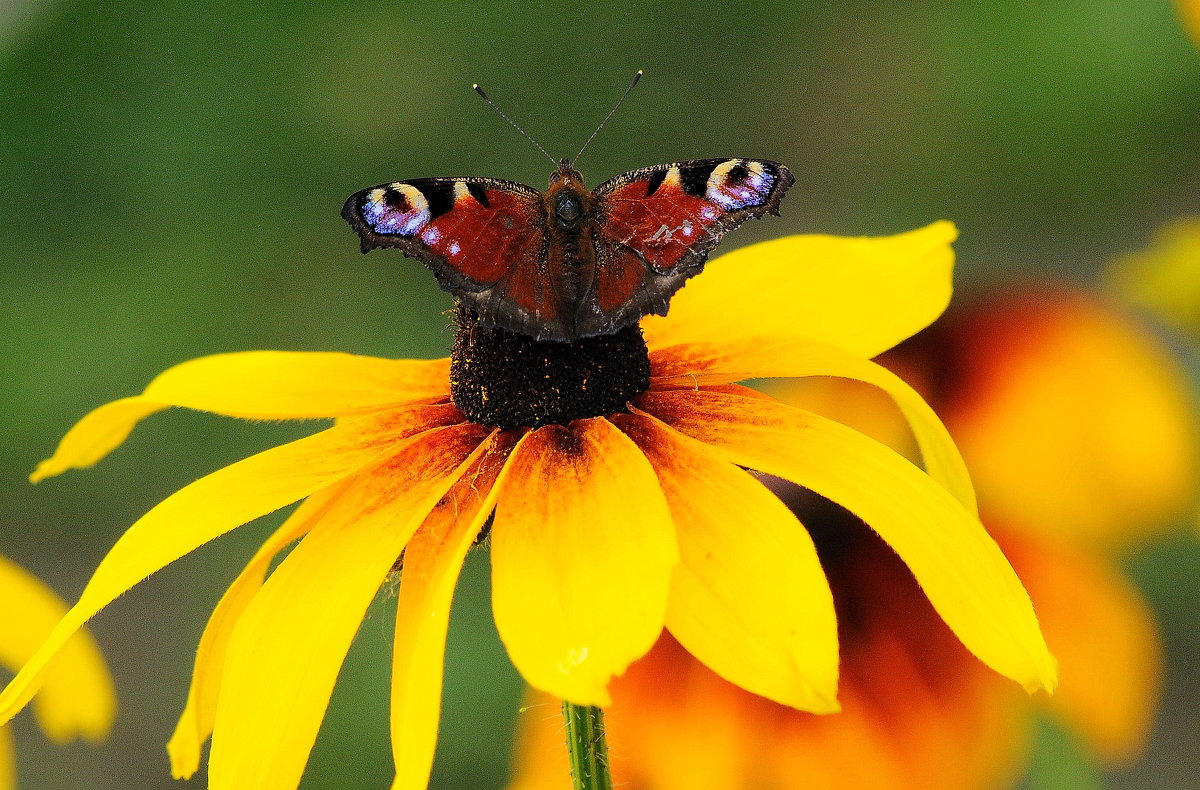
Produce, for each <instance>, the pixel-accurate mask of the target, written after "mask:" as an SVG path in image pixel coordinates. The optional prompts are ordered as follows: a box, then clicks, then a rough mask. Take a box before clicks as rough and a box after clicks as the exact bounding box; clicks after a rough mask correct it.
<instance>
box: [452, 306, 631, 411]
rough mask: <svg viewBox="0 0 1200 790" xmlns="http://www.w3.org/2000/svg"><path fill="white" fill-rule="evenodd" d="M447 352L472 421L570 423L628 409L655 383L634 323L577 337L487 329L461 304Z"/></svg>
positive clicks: (456, 393)
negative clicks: (539, 337) (567, 340)
mask: <svg viewBox="0 0 1200 790" xmlns="http://www.w3.org/2000/svg"><path fill="white" fill-rule="evenodd" d="M458 324H459V329H458V335H457V336H456V337H455V338H454V350H453V351H452V352H451V353H450V397H451V398H452V399H453V400H454V404H455V405H456V406H458V408H460V409H462V411H463V413H464V414H466V415H467V417H468V418H469V419H470V420H471V421H472V422H477V423H480V424H481V425H487V426H490V427H493V428H501V429H505V430H508V429H512V428H526V427H528V428H537V427H540V426H542V425H556V424H557V425H566V424H567V423H569V422H570V421H571V420H575V419H579V418H582V417H599V416H602V415H605V414H613V413H615V412H619V411H624V410H625V407H626V405H627V404H628V403H629V401H630V400H632V399H633V398H635V397H637V396H638V395H640V394H642V393H643V392H645V391H646V389H647V388H648V387H649V386H650V357H649V354H648V353H647V351H646V341H645V340H643V339H642V330H641V329H639V328H638V327H637V325H634V326H631V327H628V328H626V329H622V330H621V331H620V332H616V333H614V334H611V335H599V336H597V337H585V338H582V339H580V340H577V341H575V342H573V343H561V342H557V341H553V340H543V341H538V340H534V339H533V338H532V337H529V336H527V335H521V334H517V333H515V332H509V331H507V330H504V329H495V328H493V329H482V328H480V326H479V319H478V318H476V316H475V315H474V314H473V313H471V312H470V311H469V310H467V309H466V308H465V307H462V306H461V305H460V306H459V308H458Z"/></svg>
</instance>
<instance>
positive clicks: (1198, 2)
mask: <svg viewBox="0 0 1200 790" xmlns="http://www.w3.org/2000/svg"><path fill="white" fill-rule="evenodd" d="M1175 8H1176V9H1178V11H1179V18H1180V20H1182V22H1183V27H1184V29H1185V30H1187V32H1188V35H1190V36H1191V37H1192V40H1193V41H1195V42H1196V46H1198V47H1200V0H1175Z"/></svg>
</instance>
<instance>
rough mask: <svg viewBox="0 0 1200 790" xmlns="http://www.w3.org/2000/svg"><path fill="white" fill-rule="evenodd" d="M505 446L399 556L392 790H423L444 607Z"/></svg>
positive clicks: (490, 450)
mask: <svg viewBox="0 0 1200 790" xmlns="http://www.w3.org/2000/svg"><path fill="white" fill-rule="evenodd" d="M509 446H510V439H509V437H506V436H504V435H502V434H500V435H496V436H495V437H494V438H493V441H492V442H490V443H489V446H488V447H487V448H485V451H484V453H482V454H481V455H480V456H479V457H478V461H477V465H476V466H475V467H473V468H471V469H469V470H468V471H467V472H466V473H465V474H464V475H463V477H462V479H461V480H459V481H458V483H457V484H455V486H454V488H452V489H450V493H449V494H447V495H446V496H445V497H443V498H442V501H441V502H439V503H438V504H437V507H435V508H434V510H433V513H431V514H430V516H429V518H427V519H426V520H425V523H424V524H422V525H421V528H420V529H419V530H417V533H416V535H414V536H413V538H412V540H410V541H409V543H408V546H407V547H405V549H404V568H403V570H402V571H401V574H400V595H399V598H398V599H397V602H396V638H395V640H394V642H393V647H392V653H393V659H392V715H391V728H392V755H393V757H394V758H395V761H396V777H395V780H394V781H393V783H392V790H425V788H426V786H427V785H428V784H429V772H430V770H431V769H432V768H433V755H434V748H435V746H436V745H437V733H438V719H439V718H440V713H441V706H442V667H443V663H444V660H445V652H446V627H447V625H449V621H450V602H451V600H452V599H453V597H454V586H455V584H456V583H457V582H458V574H459V571H460V570H461V569H462V564H463V560H464V559H465V558H466V556H467V550H468V549H470V548H471V546H472V545H473V544H474V542H475V540H476V538H477V537H478V536H479V531H480V529H481V528H482V527H483V524H484V522H485V521H486V520H487V518H488V516H490V515H491V512H492V509H493V507H495V486H494V484H495V482H496V477H497V476H498V475H499V474H500V469H501V468H502V467H503V465H504V460H505V457H506V455H507V450H508V447H509Z"/></svg>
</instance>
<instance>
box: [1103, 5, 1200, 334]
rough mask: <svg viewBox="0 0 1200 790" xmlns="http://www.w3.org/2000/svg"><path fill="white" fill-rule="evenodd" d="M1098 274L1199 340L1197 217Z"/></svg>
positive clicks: (1118, 293) (1126, 298)
mask: <svg viewBox="0 0 1200 790" xmlns="http://www.w3.org/2000/svg"><path fill="white" fill-rule="evenodd" d="M1195 5H1196V7H1197V8H1200V3H1196V4H1195ZM1196 13H1197V14H1198V15H1200V11H1197V12H1196ZM1104 276H1105V286H1106V287H1107V289H1108V291H1109V293H1112V294H1113V295H1114V296H1115V297H1116V298H1118V299H1120V300H1121V301H1123V302H1126V303H1128V304H1130V305H1132V306H1134V307H1136V308H1139V309H1141V310H1145V311H1148V312H1150V313H1152V314H1153V315H1154V316H1155V317H1156V318H1157V319H1159V320H1161V321H1163V322H1164V323H1165V324H1167V325H1168V326H1171V327H1174V328H1175V329H1178V330H1179V331H1181V332H1184V333H1185V334H1187V335H1188V336H1189V337H1191V338H1192V339H1193V340H1200V217H1187V218H1184V219H1179V220H1176V221H1175V222H1172V223H1169V224H1167V225H1165V226H1163V227H1162V228H1161V229H1160V230H1159V231H1158V233H1157V234H1156V235H1155V239H1154V243H1153V245H1151V247H1150V249H1148V250H1144V251H1141V252H1136V253H1130V254H1128V255H1123V256H1121V257H1120V258H1117V259H1116V260H1115V261H1113V263H1112V264H1111V265H1110V266H1109V267H1108V269H1107V270H1105V273H1104Z"/></svg>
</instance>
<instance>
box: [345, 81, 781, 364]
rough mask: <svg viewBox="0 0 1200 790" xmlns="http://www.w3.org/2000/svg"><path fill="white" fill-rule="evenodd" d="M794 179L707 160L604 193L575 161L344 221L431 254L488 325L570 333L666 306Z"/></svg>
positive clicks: (373, 196) (348, 211) (395, 186)
mask: <svg viewBox="0 0 1200 790" xmlns="http://www.w3.org/2000/svg"><path fill="white" fill-rule="evenodd" d="M639 76H640V73H639ZM636 82H637V78H636V77H635V78H634V83H633V84H635V83H636ZM633 84H631V85H630V88H632V87H633ZM476 90H477V91H479V93H480V94H481V95H483V97H484V98H485V99H487V96H486V94H483V92H482V91H481V90H479V88H478V86H476ZM626 95H628V90H627V91H626ZM488 101H489V103H491V100H490V99H488ZM493 106H495V105H493ZM618 106H619V103H618ZM615 109H616V108H615V107H614V111H615ZM497 110H498V111H499V108H497ZM611 114H612V113H609V115H610V116H611ZM501 115H504V114H503V112H501ZM504 117H505V119H506V120H507V119H508V116H504ZM606 120H607V119H606ZM510 123H511V121H510ZM513 125H514V126H516V124H513ZM517 128H518V129H520V127H517ZM521 131H522V133H524V130H521ZM526 136H527V137H528V135H526ZM593 136H594V135H593ZM530 139H531V140H532V138H530ZM533 142H534V144H535V145H536V144H537V142H536V141H533ZM538 147H539V148H540V147H541V146H540V145H539V146H538ZM585 147H586V146H585ZM543 152H544V149H543ZM581 153H582V151H581ZM576 159H577V160H578V155H576ZM793 180H794V179H793V177H792V174H791V172H789V171H788V169H787V168H786V167H784V166H783V165H781V164H779V163H778V162H770V161H767V160H763V159H695V160H691V161H686V162H676V163H673V164H666V165H657V166H655V167H647V168H643V169H641V170H633V171H631V172H628V173H625V174H623V175H619V176H617V177H616V178H613V179H610V180H608V181H606V182H604V183H603V184H601V185H600V186H598V187H596V188H595V189H594V190H591V189H588V188H587V187H586V186H585V185H584V183H583V177H582V176H581V175H580V174H579V171H578V170H576V169H575V168H574V167H572V166H571V162H570V160H568V159H566V158H564V159H562V160H561V161H560V162H558V165H557V168H556V169H555V171H554V172H553V173H551V174H550V185H549V187H548V188H547V189H546V191H545V192H539V191H538V190H536V189H534V188H533V187H529V186H525V185H524V184H518V183H516V182H513V181H503V180H500V179H494V178H417V179H412V180H409V181H395V182H392V183H390V184H381V185H379V186H375V187H371V188H370V189H364V190H362V191H361V192H356V193H355V194H353V195H351V196H350V198H349V199H348V200H347V201H346V205H345V206H344V207H343V209H342V217H344V218H345V219H346V221H347V222H349V223H350V225H351V227H353V228H354V230H355V231H357V232H358V235H359V237H360V239H361V241H362V251H363V252H364V253H366V252H370V251H371V250H373V249H375V248H376V247H395V248H398V249H399V250H400V251H401V252H403V253H404V254H405V255H408V256H410V257H413V258H416V259H417V260H419V261H421V262H422V263H424V264H425V265H426V266H428V267H429V268H430V269H432V270H433V274H434V276H435V277H436V278H437V280H438V283H439V284H440V285H441V287H442V289H443V290H446V291H449V292H450V293H451V294H453V295H454V296H456V297H458V299H459V300H460V301H461V302H462V303H463V304H464V305H465V306H466V307H467V308H469V309H470V310H471V311H473V312H474V313H475V314H476V315H477V316H478V318H479V321H480V325H481V326H483V327H484V328H488V327H492V326H497V327H500V328H502V329H507V330H509V331H511V332H518V333H521V334H524V335H529V336H531V337H533V338H534V339H536V340H557V341H566V342H570V341H575V340H578V339H579V338H582V337H589V336H593V335H605V334H611V333H614V332H617V331H620V330H621V329H624V328H625V327H627V326H630V325H631V324H633V323H635V322H637V321H638V319H640V318H641V317H642V316H645V315H647V314H649V313H657V314H659V315H666V312H667V307H668V303H669V301H670V299H671V296H672V294H674V293H675V292H676V291H678V290H679V289H680V288H681V287H682V286H683V284H684V283H685V282H686V281H687V279H688V278H689V277H693V276H695V275H696V274H699V273H700V271H701V269H703V267H704V262H705V260H706V259H707V257H708V254H709V252H711V251H712V249H713V248H714V247H715V246H716V245H717V243H718V242H719V241H720V240H721V237H722V236H724V235H725V234H726V233H728V232H729V231H731V230H733V229H734V228H736V227H737V226H738V225H740V224H741V223H742V222H743V221H745V220H746V219H749V218H751V217H755V218H758V217H761V216H763V215H764V214H767V213H770V214H775V215H776V216H778V214H779V202H780V201H781V200H782V199H783V195H784V192H786V191H787V188H788V187H789V186H791V185H792V182H793Z"/></svg>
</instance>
